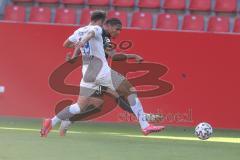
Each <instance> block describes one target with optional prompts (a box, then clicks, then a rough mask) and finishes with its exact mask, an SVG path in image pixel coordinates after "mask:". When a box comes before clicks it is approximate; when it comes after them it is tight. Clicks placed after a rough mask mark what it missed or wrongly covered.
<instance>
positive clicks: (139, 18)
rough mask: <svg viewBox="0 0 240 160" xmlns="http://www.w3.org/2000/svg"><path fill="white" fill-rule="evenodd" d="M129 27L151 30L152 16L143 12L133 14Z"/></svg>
mask: <svg viewBox="0 0 240 160" xmlns="http://www.w3.org/2000/svg"><path fill="white" fill-rule="evenodd" d="M131 27H136V28H142V29H150V28H152V14H151V13H144V12H134V13H133V17H132V25H131Z"/></svg>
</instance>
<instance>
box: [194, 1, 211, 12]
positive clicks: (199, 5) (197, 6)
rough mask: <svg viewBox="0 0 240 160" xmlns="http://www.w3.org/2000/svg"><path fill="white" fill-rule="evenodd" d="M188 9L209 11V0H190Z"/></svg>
mask: <svg viewBox="0 0 240 160" xmlns="http://www.w3.org/2000/svg"><path fill="white" fill-rule="evenodd" d="M189 9H190V10H193V11H210V10H211V0H191V1H190V5H189Z"/></svg>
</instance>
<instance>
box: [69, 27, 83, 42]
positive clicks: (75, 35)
mask: <svg viewBox="0 0 240 160" xmlns="http://www.w3.org/2000/svg"><path fill="white" fill-rule="evenodd" d="M78 35H79V34H78V31H77V30H76V31H75V32H74V33H73V34H72V35H71V36H70V37H68V40H69V41H71V42H73V43H77V42H78V41H79V38H80V37H79V36H78Z"/></svg>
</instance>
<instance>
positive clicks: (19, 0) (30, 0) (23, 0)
mask: <svg viewBox="0 0 240 160" xmlns="http://www.w3.org/2000/svg"><path fill="white" fill-rule="evenodd" d="M13 2H16V3H18V2H19V3H22V2H33V0H13Z"/></svg>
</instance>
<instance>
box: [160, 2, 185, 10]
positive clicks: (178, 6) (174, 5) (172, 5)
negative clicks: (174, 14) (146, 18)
mask: <svg viewBox="0 0 240 160" xmlns="http://www.w3.org/2000/svg"><path fill="white" fill-rule="evenodd" d="M163 8H164V9H174V10H183V9H185V8H186V3H185V0H164V3H163Z"/></svg>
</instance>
